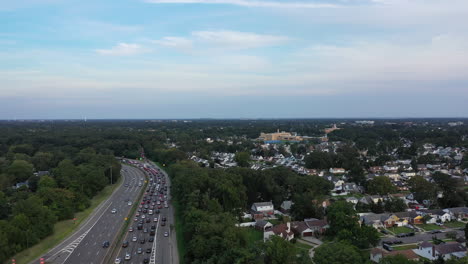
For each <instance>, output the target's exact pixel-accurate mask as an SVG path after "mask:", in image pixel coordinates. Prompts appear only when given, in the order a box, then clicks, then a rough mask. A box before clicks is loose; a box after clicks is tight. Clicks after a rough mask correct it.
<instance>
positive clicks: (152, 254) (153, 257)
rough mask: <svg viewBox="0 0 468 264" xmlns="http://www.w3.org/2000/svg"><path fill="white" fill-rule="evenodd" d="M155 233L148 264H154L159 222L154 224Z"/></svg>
mask: <svg viewBox="0 0 468 264" xmlns="http://www.w3.org/2000/svg"><path fill="white" fill-rule="evenodd" d="M156 223H157V224H156V231H155V233H154V241H153V250H151V257H150V264H155V263H156V241H157V240H158V229H159V226H160V223H159V220H158V222H156Z"/></svg>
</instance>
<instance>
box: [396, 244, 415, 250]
mask: <svg viewBox="0 0 468 264" xmlns="http://www.w3.org/2000/svg"><path fill="white" fill-rule="evenodd" d="M417 247H418V245H403V246H392V248H393V250H406V249H415V248H417Z"/></svg>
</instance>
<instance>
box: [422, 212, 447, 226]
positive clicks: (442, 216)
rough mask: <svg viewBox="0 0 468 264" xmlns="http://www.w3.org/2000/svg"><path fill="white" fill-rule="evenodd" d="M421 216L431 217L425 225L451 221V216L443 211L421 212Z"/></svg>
mask: <svg viewBox="0 0 468 264" xmlns="http://www.w3.org/2000/svg"><path fill="white" fill-rule="evenodd" d="M421 212H422V213H423V215H429V216H431V217H432V219H430V220H429V221H428V222H427V223H436V222H442V223H445V222H447V221H451V220H452V215H451V214H450V212H446V211H444V210H440V209H435V210H421Z"/></svg>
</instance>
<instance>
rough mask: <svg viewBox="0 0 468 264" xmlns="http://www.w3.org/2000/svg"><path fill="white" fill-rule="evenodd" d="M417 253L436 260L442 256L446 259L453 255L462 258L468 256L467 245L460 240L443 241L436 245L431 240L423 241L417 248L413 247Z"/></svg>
mask: <svg viewBox="0 0 468 264" xmlns="http://www.w3.org/2000/svg"><path fill="white" fill-rule="evenodd" d="M413 251H414V253H416V254H417V255H419V256H421V257H424V258H427V259H429V260H436V259H437V258H439V256H442V258H444V259H445V260H447V259H450V258H452V257H455V258H462V257H465V256H466V247H464V246H463V245H462V244H460V243H458V242H453V243H442V244H439V245H434V244H432V243H430V242H423V243H421V244H420V245H419V246H418V248H417V249H413Z"/></svg>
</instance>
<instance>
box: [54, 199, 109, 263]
mask: <svg viewBox="0 0 468 264" xmlns="http://www.w3.org/2000/svg"><path fill="white" fill-rule="evenodd" d="M111 205H112V202H110V203H109V205H108V206H107V207H106V209H105V210H104V212H102V214H101V215H100V216H99V218H98V220H96V222H95V223H94V224H93V225H92V226H91V228H90V229H88V230H87V231H86V232H85V233H83V234H82V235H81V236H79V237H78V238H77V239H75V240H74V241H73V242H72V243H70V244H68V245H67V246H66V247H65V248H63V249H62V250H60V251H59V252H57V253H56V254H59V253H69V254H68V256H67V257H66V258H65V260H64V261H63V262H62V263H65V262H66V261H67V259H68V258H69V257H70V256H71V255H72V253H73V251H74V250H75V248H76V247H78V245H79V244H80V242H81V241H82V240H83V239H84V238H85V237H86V235H87V234H88V233H89V231H91V229H93V227H94V226H95V225H96V224H97V222H99V219H101V217H102V216H103V215H104V213H106V212H107V209H109V207H110V206H111ZM95 244H96V243H95ZM56 254H54V255H52V256H51V257H49V258H48V260H50V259H51V258H52V257H53V256H55V255H56Z"/></svg>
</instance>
